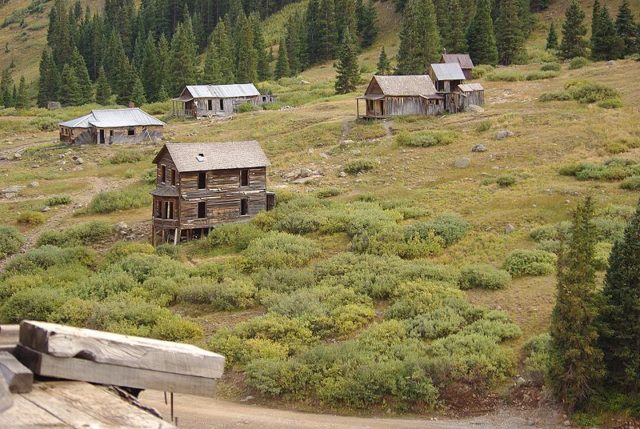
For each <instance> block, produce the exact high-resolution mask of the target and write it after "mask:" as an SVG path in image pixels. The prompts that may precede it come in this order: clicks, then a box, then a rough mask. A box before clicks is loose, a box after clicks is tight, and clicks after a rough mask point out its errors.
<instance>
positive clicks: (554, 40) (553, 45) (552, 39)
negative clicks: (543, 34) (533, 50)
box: [546, 22, 558, 49]
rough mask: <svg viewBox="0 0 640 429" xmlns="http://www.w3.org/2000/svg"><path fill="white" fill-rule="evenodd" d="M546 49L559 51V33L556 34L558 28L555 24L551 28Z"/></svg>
mask: <svg viewBox="0 0 640 429" xmlns="http://www.w3.org/2000/svg"><path fill="white" fill-rule="evenodd" d="M546 49H558V33H557V32H556V26H555V24H554V23H553V22H552V23H551V25H550V26H549V34H548V35H547V47H546Z"/></svg>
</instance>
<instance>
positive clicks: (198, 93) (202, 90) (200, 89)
mask: <svg viewBox="0 0 640 429" xmlns="http://www.w3.org/2000/svg"><path fill="white" fill-rule="evenodd" d="M187 91H188V93H187ZM189 94H191V98H236V97H255V96H258V95H260V91H258V89H257V88H256V87H255V86H254V85H253V84H252V83H237V84H231V85H187V87H186V88H185V89H183V90H182V93H181V94H180V97H178V99H180V100H186V101H188V100H190V99H191V98H190V97H189Z"/></svg>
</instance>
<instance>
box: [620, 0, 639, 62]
mask: <svg viewBox="0 0 640 429" xmlns="http://www.w3.org/2000/svg"><path fill="white" fill-rule="evenodd" d="M616 31H617V32H618V37H620V39H621V40H622V43H623V45H624V50H623V52H622V54H623V55H631V54H633V53H635V52H637V51H638V48H640V45H639V42H638V39H639V37H640V27H638V26H636V24H635V22H634V18H633V13H632V12H631V8H630V7H629V1H628V0H624V1H623V2H622V5H620V9H618V16H617V17H616Z"/></svg>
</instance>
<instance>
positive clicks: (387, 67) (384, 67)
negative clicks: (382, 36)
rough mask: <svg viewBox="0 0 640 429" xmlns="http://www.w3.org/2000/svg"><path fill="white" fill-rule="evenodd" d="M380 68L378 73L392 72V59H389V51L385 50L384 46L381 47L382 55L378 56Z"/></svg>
mask: <svg viewBox="0 0 640 429" xmlns="http://www.w3.org/2000/svg"><path fill="white" fill-rule="evenodd" d="M377 67H378V70H377V71H376V74H377V75H388V74H391V61H389V57H387V53H386V52H385V50H384V46H383V47H382V49H380V56H379V57H378V66H377Z"/></svg>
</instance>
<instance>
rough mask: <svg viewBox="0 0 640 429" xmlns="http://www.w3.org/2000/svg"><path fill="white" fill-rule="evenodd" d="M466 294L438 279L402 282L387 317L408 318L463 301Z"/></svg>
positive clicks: (394, 295) (395, 293)
mask: <svg viewBox="0 0 640 429" xmlns="http://www.w3.org/2000/svg"><path fill="white" fill-rule="evenodd" d="M463 297H464V295H463V294H462V292H460V291H459V290H457V289H455V288H454V287H453V286H452V285H451V284H449V283H445V282H438V281H429V280H427V281H424V280H423V281H411V282H405V283H402V284H400V285H399V286H398V287H397V289H396V290H395V291H393V297H392V300H391V305H390V306H389V308H388V309H387V311H386V312H385V318H386V319H399V320H402V319H404V320H408V319H412V318H414V317H416V316H419V315H421V314H425V313H428V312H430V311H434V310H436V309H437V308H441V307H442V306H443V305H444V304H445V303H448V305H451V303H453V302H455V301H462V300H463V299H464V298H463Z"/></svg>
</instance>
